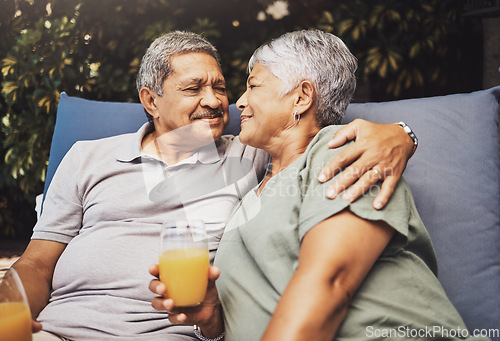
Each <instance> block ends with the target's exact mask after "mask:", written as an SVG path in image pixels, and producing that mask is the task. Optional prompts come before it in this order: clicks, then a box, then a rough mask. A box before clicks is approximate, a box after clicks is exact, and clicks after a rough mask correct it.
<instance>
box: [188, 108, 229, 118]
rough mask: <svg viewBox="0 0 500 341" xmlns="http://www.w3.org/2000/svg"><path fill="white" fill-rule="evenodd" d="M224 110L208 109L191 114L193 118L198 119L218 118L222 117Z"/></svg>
mask: <svg viewBox="0 0 500 341" xmlns="http://www.w3.org/2000/svg"><path fill="white" fill-rule="evenodd" d="M223 115H224V112H223V111H222V110H207V111H204V112H200V113H196V114H193V115H192V116H191V118H192V119H193V120H198V119H202V118H216V117H222V116H223Z"/></svg>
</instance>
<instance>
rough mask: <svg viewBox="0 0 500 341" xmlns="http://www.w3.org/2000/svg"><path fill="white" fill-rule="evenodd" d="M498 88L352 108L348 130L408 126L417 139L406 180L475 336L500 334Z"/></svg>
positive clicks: (443, 275)
mask: <svg viewBox="0 0 500 341" xmlns="http://www.w3.org/2000/svg"><path fill="white" fill-rule="evenodd" d="M499 100H500V87H496V88H492V89H489V90H483V91H478V92H473V93H470V94H457V95H449V96H440V97H431V98H422V99H410V100H402V101H395V102H385V103H366V104H351V105H350V106H349V108H348V112H347V114H346V117H345V122H350V121H351V120H353V119H355V118H358V117H359V118H364V119H366V120H370V121H373V122H379V123H393V122H398V121H404V122H406V123H407V124H408V125H409V126H410V127H411V128H412V129H413V131H414V132H415V133H416V134H417V136H418V138H419V146H418V149H417V151H416V153H415V155H414V156H413V157H412V158H411V159H410V161H409V163H408V166H407V169H406V170H405V173H404V176H405V178H406V180H407V181H408V183H409V184H410V187H411V189H412V192H413V195H414V197H415V203H416V205H417V208H418V211H419V213H420V215H421V217H422V220H423V221H424V223H425V226H426V227H427V229H428V230H429V234H430V235H431V238H432V241H433V244H434V247H435V249H436V254H437V258H438V266H439V270H438V271H439V273H438V277H439V280H440V282H441V283H442V285H443V287H444V288H445V290H446V292H447V294H448V296H449V298H450V299H451V301H452V302H453V303H454V304H455V306H456V307H457V309H458V310H459V311H460V313H461V315H462V317H463V319H464V321H465V323H466V325H467V326H468V327H469V329H470V330H473V329H474V328H497V329H498V328H499V327H500V324H499V323H500V152H499V138H498V102H499Z"/></svg>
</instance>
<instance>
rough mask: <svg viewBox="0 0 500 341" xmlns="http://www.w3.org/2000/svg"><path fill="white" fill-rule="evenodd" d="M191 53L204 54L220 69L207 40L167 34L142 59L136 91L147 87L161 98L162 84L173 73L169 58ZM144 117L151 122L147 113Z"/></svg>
mask: <svg viewBox="0 0 500 341" xmlns="http://www.w3.org/2000/svg"><path fill="white" fill-rule="evenodd" d="M191 52H200V53H206V54H208V55H210V56H212V57H214V59H215V60H216V61H217V63H218V64H219V67H220V59H219V54H218V53H217V49H216V48H215V47H214V46H213V45H212V44H211V43H210V42H209V41H208V40H206V39H205V38H203V37H202V36H200V35H199V34H196V33H193V32H184V31H173V32H169V33H166V34H164V35H162V36H160V37H158V38H156V39H155V41H153V42H152V43H151V45H150V46H149V48H148V49H147V50H146V53H145V54H144V56H143V57H142V61H141V65H140V67H139V72H138V73H137V80H136V86H137V91H138V92H140V90H141V88H142V87H147V88H149V89H151V90H153V91H154V92H156V93H157V94H158V95H160V96H163V90H162V86H163V82H164V81H165V79H166V78H167V77H168V76H169V75H170V74H171V73H172V71H173V69H172V64H171V58H172V57H173V56H175V55H180V54H186V53H191ZM146 115H147V116H148V120H149V121H150V122H152V117H151V116H150V115H149V114H148V113H146Z"/></svg>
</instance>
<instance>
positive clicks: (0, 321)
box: [0, 302, 32, 341]
mask: <svg viewBox="0 0 500 341" xmlns="http://www.w3.org/2000/svg"><path fill="white" fill-rule="evenodd" d="M0 339H1V340H2V341H31V340H32V337H31V313H30V310H29V308H28V306H27V305H26V304H24V303H23V302H7V303H0Z"/></svg>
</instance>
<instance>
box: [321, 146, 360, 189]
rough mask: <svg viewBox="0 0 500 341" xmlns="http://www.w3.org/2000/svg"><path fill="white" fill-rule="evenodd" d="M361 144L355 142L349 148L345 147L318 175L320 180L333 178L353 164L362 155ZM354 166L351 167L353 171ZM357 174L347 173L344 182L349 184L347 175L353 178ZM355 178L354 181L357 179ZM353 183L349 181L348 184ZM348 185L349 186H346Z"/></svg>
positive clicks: (324, 180) (325, 180)
mask: <svg viewBox="0 0 500 341" xmlns="http://www.w3.org/2000/svg"><path fill="white" fill-rule="evenodd" d="M359 147H360V145H359V144H353V145H351V146H349V147H348V148H346V149H344V150H343V151H341V152H340V153H338V154H337V155H335V157H334V158H333V159H332V160H331V161H330V162H329V163H328V164H327V165H326V166H325V167H323V169H322V170H321V172H320V173H319V176H318V181H319V182H327V181H328V180H330V179H331V178H333V177H334V176H335V175H337V174H338V173H339V172H340V171H342V169H343V168H344V167H346V166H348V165H350V164H352V163H353V162H354V161H355V160H356V159H358V157H359V156H360V155H361V153H362V150H361V149H359ZM352 170H353V168H351V171H352ZM354 176H356V173H353V174H350V175H346V178H344V184H347V183H348V182H347V181H346V180H347V177H348V178H351V177H354ZM358 177H359V175H358V176H357V177H356V179H357V178H358ZM356 179H354V181H356ZM350 184H352V182H349V183H348V185H350ZM346 187H347V186H346Z"/></svg>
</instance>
